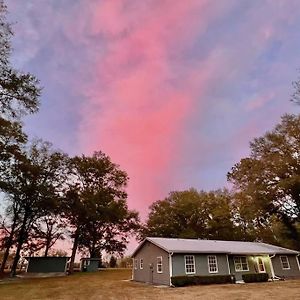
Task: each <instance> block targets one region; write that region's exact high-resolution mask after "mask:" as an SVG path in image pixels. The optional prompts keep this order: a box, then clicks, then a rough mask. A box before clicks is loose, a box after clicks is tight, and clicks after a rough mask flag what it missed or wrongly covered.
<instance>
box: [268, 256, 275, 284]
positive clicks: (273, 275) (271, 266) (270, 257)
mask: <svg viewBox="0 0 300 300" xmlns="http://www.w3.org/2000/svg"><path fill="white" fill-rule="evenodd" d="M273 257H275V254H274V255H272V256H270V254H269V261H270V268H271V273H272V277H273V279H274V278H275V272H274V268H273V263H272V258H273Z"/></svg>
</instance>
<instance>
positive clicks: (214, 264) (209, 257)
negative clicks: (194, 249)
mask: <svg viewBox="0 0 300 300" xmlns="http://www.w3.org/2000/svg"><path fill="white" fill-rule="evenodd" d="M211 258H212V259H214V260H215V262H214V263H211V262H210V259H211ZM207 266H208V272H209V273H211V274H213V273H219V268H218V260H217V256H216V255H207ZM211 267H213V268H216V270H215V271H212V270H211Z"/></svg>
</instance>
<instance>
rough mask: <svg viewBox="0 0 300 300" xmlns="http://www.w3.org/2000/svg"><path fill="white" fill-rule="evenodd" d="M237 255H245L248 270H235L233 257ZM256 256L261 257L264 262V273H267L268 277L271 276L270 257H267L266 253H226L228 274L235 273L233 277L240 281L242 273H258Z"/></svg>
mask: <svg viewBox="0 0 300 300" xmlns="http://www.w3.org/2000/svg"><path fill="white" fill-rule="evenodd" d="M239 256H246V259H247V262H248V269H249V270H248V271H236V270H235V265H234V257H239ZM258 257H261V258H262V260H263V262H264V266H265V271H266V272H265V273H268V274H269V277H272V269H271V264H270V258H269V256H266V255H228V261H229V266H230V274H233V275H235V279H236V280H237V281H240V280H242V275H243V274H253V273H258V265H257V258H258Z"/></svg>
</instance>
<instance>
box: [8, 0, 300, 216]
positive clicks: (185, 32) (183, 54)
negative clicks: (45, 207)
mask: <svg viewBox="0 0 300 300" xmlns="http://www.w3.org/2000/svg"><path fill="white" fill-rule="evenodd" d="M8 6H9V9H10V11H11V19H12V21H14V20H17V21H18V23H17V24H16V25H15V32H16V35H15V40H14V47H15V54H14V57H15V63H16V64H17V65H18V66H19V67H21V68H24V69H26V70H29V71H32V72H33V73H34V74H36V75H37V76H38V77H39V78H40V79H41V80H42V84H43V86H44V87H45V88H44V94H43V103H42V108H41V112H40V113H39V115H36V116H34V117H32V118H30V119H28V121H27V123H26V124H27V128H28V131H30V132H31V133H32V134H34V135H38V136H42V137H44V138H46V139H49V140H50V141H52V142H53V143H54V144H55V145H57V146H58V147H61V148H62V149H63V150H65V151H67V152H69V153H71V154H78V153H81V152H84V153H91V152H92V151H95V150H102V151H104V152H106V153H107V154H108V155H110V156H111V158H112V160H113V161H115V162H117V163H118V164H120V166H121V168H122V169H124V170H126V171H127V172H128V174H129V177H130V182H129V187H128V192H129V199H128V203H129V206H130V207H131V208H134V209H137V210H138V211H139V212H140V213H141V215H142V217H145V216H146V214H147V212H148V210H147V208H148V206H149V205H150V204H151V203H152V202H153V201H156V200H158V199H162V198H164V197H165V196H166V195H167V194H168V192H169V191H171V190H176V189H184V188H189V187H191V186H193V187H195V188H198V189H214V188H218V187H220V188H221V187H223V186H224V185H226V173H227V172H228V171H229V169H230V168H231V166H232V165H233V164H234V163H235V162H237V161H238V160H239V159H240V158H241V157H242V156H243V155H245V154H247V151H248V142H249V141H250V140H251V139H252V138H253V137H255V136H257V135H260V134H262V133H263V132H265V131H266V130H267V129H270V128H271V127H272V126H273V125H274V124H275V123H276V122H278V121H279V118H280V115H282V114H283V113H285V112H296V110H297V108H295V107H294V106H292V105H291V104H290V103H289V101H288V100H289V95H290V94H291V93H292V88H291V81H292V80H295V79H296V77H297V71H296V69H297V68H298V67H299V66H300V56H299V50H300V39H299V30H300V3H299V1H296V0H295V1H293V0H291V1H280V0H277V1H268V0H265V1H263V0H262V1H260V0H259V1H258V0H255V1H239V0H224V1H211V0H207V1H205V0H185V1H180V0H145V1H139V0H132V1H131V0H111V1H83V0H78V1H73V0H65V1H46V0H28V1H23V0H12V1H9V3H8ZM49 124H50V126H49Z"/></svg>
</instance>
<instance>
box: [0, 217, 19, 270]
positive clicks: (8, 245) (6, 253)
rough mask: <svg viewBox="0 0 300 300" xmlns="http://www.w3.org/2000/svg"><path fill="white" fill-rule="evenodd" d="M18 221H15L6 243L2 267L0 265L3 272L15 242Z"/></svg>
mask: <svg viewBox="0 0 300 300" xmlns="http://www.w3.org/2000/svg"><path fill="white" fill-rule="evenodd" d="M16 223H17V222H16V221H14V223H13V224H12V227H11V230H10V234H9V237H8V239H7V241H6V243H5V252H4V255H3V259H2V263H1V267H0V273H3V272H4V270H5V266H6V262H7V259H8V257H9V250H10V248H11V246H12V244H13V237H14V234H15V228H16Z"/></svg>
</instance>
